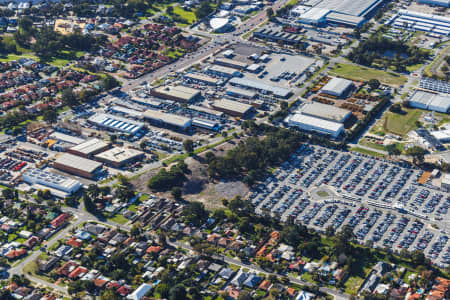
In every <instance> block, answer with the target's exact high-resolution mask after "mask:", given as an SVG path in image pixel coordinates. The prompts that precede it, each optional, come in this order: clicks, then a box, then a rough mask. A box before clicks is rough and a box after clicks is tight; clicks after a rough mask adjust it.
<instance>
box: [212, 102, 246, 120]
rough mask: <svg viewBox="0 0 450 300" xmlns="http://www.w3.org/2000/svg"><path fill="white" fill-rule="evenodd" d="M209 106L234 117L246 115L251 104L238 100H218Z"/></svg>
mask: <svg viewBox="0 0 450 300" xmlns="http://www.w3.org/2000/svg"><path fill="white" fill-rule="evenodd" d="M211 106H212V107H213V108H214V109H215V110H218V111H221V112H224V113H226V114H227V115H230V116H234V117H247V116H248V115H249V114H250V113H251V112H252V111H254V109H253V106H251V105H249V104H245V103H242V102H238V101H232V100H227V99H224V100H220V101H216V102H214V103H213V104H211Z"/></svg>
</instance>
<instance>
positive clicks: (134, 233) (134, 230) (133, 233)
mask: <svg viewBox="0 0 450 300" xmlns="http://www.w3.org/2000/svg"><path fill="white" fill-rule="evenodd" d="M140 233H141V228H139V226H138V225H136V224H134V225H133V226H132V227H131V230H130V234H131V236H134V237H137V236H138V235H139V234H140Z"/></svg>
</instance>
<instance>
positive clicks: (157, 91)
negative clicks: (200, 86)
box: [150, 85, 201, 102]
mask: <svg viewBox="0 0 450 300" xmlns="http://www.w3.org/2000/svg"><path fill="white" fill-rule="evenodd" d="M150 94H151V95H152V96H154V97H159V98H162V99H168V100H173V101H177V102H191V101H193V100H195V99H197V98H198V97H200V95H201V93H200V91H199V90H197V89H193V88H190V87H186V86H182V85H177V86H173V85H166V86H160V87H157V88H154V89H152V90H151V91H150Z"/></svg>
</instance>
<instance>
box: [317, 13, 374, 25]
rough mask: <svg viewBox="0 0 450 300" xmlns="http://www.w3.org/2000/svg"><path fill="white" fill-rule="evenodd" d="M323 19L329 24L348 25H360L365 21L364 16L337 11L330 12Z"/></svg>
mask: <svg viewBox="0 0 450 300" xmlns="http://www.w3.org/2000/svg"><path fill="white" fill-rule="evenodd" d="M325 19H326V22H327V23H329V24H337V25H344V26H348V27H361V26H362V25H363V24H364V22H365V21H366V19H365V18H364V17H360V16H351V15H346V14H341V13H338V12H330V13H329V14H327V16H326V18H325Z"/></svg>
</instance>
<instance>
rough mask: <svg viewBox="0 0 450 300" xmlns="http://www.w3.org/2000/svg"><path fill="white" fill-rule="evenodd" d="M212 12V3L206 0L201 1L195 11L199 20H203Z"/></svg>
mask: <svg viewBox="0 0 450 300" xmlns="http://www.w3.org/2000/svg"><path fill="white" fill-rule="evenodd" d="M212 12H213V8H212V7H211V5H210V3H209V2H208V1H206V0H204V1H202V2H201V3H200V6H199V7H198V8H197V10H196V11H195V16H196V17H197V19H198V20H201V19H203V18H205V17H207V16H208V15H209V14H210V13H212Z"/></svg>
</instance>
